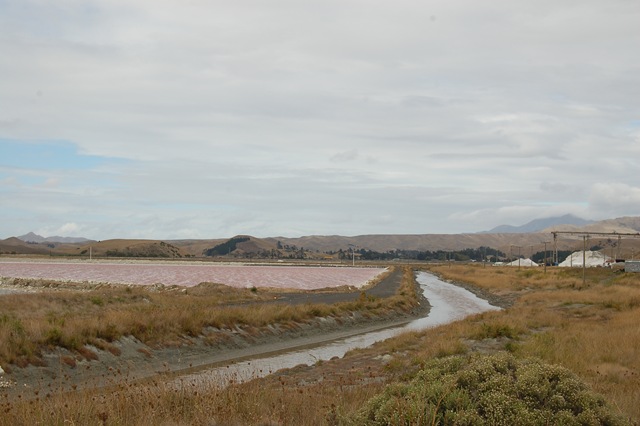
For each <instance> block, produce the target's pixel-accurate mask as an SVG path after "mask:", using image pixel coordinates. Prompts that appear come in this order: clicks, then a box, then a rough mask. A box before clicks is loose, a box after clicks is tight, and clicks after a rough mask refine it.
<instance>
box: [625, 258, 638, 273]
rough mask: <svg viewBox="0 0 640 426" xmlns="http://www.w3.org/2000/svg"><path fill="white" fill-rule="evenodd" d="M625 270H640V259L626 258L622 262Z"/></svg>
mask: <svg viewBox="0 0 640 426" xmlns="http://www.w3.org/2000/svg"><path fill="white" fill-rule="evenodd" d="M624 271H625V272H640V260H627V261H625V262H624Z"/></svg>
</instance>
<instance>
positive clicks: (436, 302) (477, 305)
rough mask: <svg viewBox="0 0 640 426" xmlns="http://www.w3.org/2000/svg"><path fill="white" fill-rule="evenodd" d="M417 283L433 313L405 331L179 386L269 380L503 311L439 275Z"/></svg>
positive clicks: (422, 275) (201, 375)
mask: <svg viewBox="0 0 640 426" xmlns="http://www.w3.org/2000/svg"><path fill="white" fill-rule="evenodd" d="M417 280H418V283H419V284H420V286H421V288H422V289H423V292H424V296H425V297H426V298H427V299H428V300H429V303H430V304H431V310H430V312H429V315H428V316H426V317H424V318H420V319H417V320H415V321H412V322H411V323H409V324H407V325H406V326H404V327H398V328H392V329H386V330H382V331H377V332H372V333H366V334H361V335H358V336H354V337H349V338H346V339H342V340H336V341H334V342H333V343H330V344H326V345H322V346H318V347H316V348H312V349H304V350H298V351H292V352H288V353H285V354H281V355H276V356H272V357H266V358H258V359H253V360H251V361H244V362H238V363H235V364H231V365H228V366H226V367H219V368H213V369H210V370H204V371H200V372H198V373H195V374H190V375H184V376H181V377H180V378H179V379H176V382H175V383H176V384H181V385H187V386H193V385H215V384H217V385H219V386H225V385H227V384H229V383H233V382H235V383H237V382H243V381H247V380H251V379H253V378H257V377H263V376H266V375H267V374H271V373H273V372H275V371H278V370H280V369H283V368H291V367H295V366H296V365H300V364H306V365H312V364H315V363H316V362H318V361H320V360H322V361H326V360H329V359H331V358H334V357H342V356H344V354H345V353H347V352H348V351H350V350H352V349H355V348H364V347H367V346H370V345H372V344H374V343H376V342H379V341H382V340H385V339H388V338H390V337H393V336H395V335H397V334H399V333H402V332H403V331H409V330H411V331H417V330H424V329H426V328H429V327H435V326H438V325H442V324H446V323H449V322H453V321H456V320H459V319H462V318H464V317H466V316H468V315H473V314H477V313H480V312H485V311H489V310H497V309H500V308H497V307H495V306H492V305H490V304H489V302H487V301H486V300H484V299H480V298H478V297H477V296H476V295H475V294H473V293H471V292H470V291H468V290H466V289H464V288H462V287H458V286H455V285H453V284H449V283H446V282H443V281H441V280H440V279H438V277H436V276H435V275H432V274H429V273H426V272H419V273H418V275H417Z"/></svg>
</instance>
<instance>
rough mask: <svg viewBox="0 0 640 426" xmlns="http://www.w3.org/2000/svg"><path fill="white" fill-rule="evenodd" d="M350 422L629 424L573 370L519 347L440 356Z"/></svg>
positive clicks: (407, 423)
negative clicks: (520, 352) (519, 353)
mask: <svg viewBox="0 0 640 426" xmlns="http://www.w3.org/2000/svg"><path fill="white" fill-rule="evenodd" d="M347 423H352V424H359V425H360V424H362V425H389V424H394V425H434V424H438V425H485V424H486V425H514V424H518V425H546V424H559V425H587V424H588V425H626V424H630V422H628V421H627V420H625V419H623V418H622V417H619V416H618V415H616V414H615V413H614V412H613V411H612V410H611V408H610V407H609V406H608V405H607V404H606V403H605V402H604V401H603V399H602V398H601V397H600V396H598V395H595V394H594V393H592V392H590V391H589V389H588V388H587V386H586V385H585V384H584V383H582V382H581V381H580V380H579V379H578V378H577V377H576V376H575V375H573V373H571V372H570V371H569V370H567V369H565V368H563V367H559V366H555V365H548V364H544V363H543V362H541V361H539V360H536V359H525V360H517V359H516V358H515V357H513V355H511V354H508V353H500V354H497V355H491V356H487V355H478V354H474V355H470V356H459V355H458V356H452V357H447V358H440V359H434V360H432V361H430V362H429V363H428V364H427V365H426V367H425V368H424V369H422V370H421V371H420V372H419V373H418V374H417V375H416V377H415V378H414V379H413V380H412V381H411V382H410V383H403V384H394V385H390V386H388V387H387V388H386V389H385V390H384V392H383V393H381V394H380V395H378V396H375V397H374V398H372V399H371V400H369V401H368V403H367V404H366V405H365V407H364V408H363V410H362V411H361V412H359V413H358V414H357V415H356V416H355V417H354V418H352V419H349V420H348V421H347Z"/></svg>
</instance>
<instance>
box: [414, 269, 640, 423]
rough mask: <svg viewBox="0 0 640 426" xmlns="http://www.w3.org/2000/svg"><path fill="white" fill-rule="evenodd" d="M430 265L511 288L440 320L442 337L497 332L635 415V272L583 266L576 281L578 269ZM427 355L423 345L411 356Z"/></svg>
mask: <svg viewBox="0 0 640 426" xmlns="http://www.w3.org/2000/svg"><path fill="white" fill-rule="evenodd" d="M433 270H434V272H436V273H438V274H440V275H442V276H443V277H445V278H446V279H449V280H453V281H464V282H467V283H471V284H473V285H475V286H478V287H480V288H483V289H485V290H488V291H491V292H493V293H496V294H502V295H506V296H508V295H510V294H516V295H517V296H518V299H517V301H516V302H515V304H514V305H513V306H512V307H511V308H509V309H506V310H504V311H501V312H490V313H485V314H482V315H478V316H476V317H473V318H469V319H467V320H465V321H462V322H460V323H456V324H452V325H451V326H449V327H445V328H446V329H447V334H448V336H446V337H445V341H451V340H452V339H453V340H458V341H459V340H460V339H474V340H482V339H488V338H497V339H500V338H503V340H504V344H503V345H502V349H506V350H509V351H511V352H513V353H515V354H516V355H517V356H519V357H528V356H535V357H538V358H541V359H542V360H544V361H546V362H549V363H552V364H560V365H562V366H564V367H566V368H568V369H570V370H572V371H573V372H575V373H576V374H578V375H579V376H580V377H581V378H582V379H583V380H585V381H586V382H587V383H588V384H589V385H590V386H591V387H592V388H593V389H594V390H595V391H596V392H598V393H601V394H602V395H604V396H605V398H606V399H607V400H609V401H610V402H611V403H612V404H613V405H614V406H615V407H617V408H618V409H619V410H620V411H621V412H622V413H624V414H625V415H627V416H629V417H631V418H633V419H640V327H639V326H638V319H639V318H640V275H637V274H630V273H622V272H617V273H616V272H613V271H611V270H607V269H603V268H591V269H588V270H587V271H586V272H587V273H586V277H585V278H586V280H585V281H586V284H583V277H582V270H581V269H568V268H567V269H564V268H563V269H557V268H549V269H548V270H547V273H546V274H545V273H544V272H543V270H542V268H535V269H532V268H523V269H521V270H519V271H518V270H517V269H516V268H482V267H471V266H457V267H452V268H446V267H438V268H433ZM487 330H489V331H491V330H493V333H487ZM437 333H438V331H437V330H432V331H429V332H427V333H426V334H425V336H426V335H429V337H425V338H427V339H433V340H436V341H439V340H440V336H437ZM434 334H435V335H436V336H434ZM456 336H457V339H456ZM435 345H436V346H437V345H438V343H435ZM471 346H473V344H472V345H471ZM434 355H437V354H434V353H433V350H432V349H425V350H423V351H421V352H420V353H419V354H417V355H416V358H418V359H420V358H423V357H430V356H434Z"/></svg>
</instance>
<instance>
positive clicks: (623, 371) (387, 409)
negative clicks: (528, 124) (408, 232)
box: [0, 265, 640, 425]
mask: <svg viewBox="0 0 640 426" xmlns="http://www.w3.org/2000/svg"><path fill="white" fill-rule="evenodd" d="M429 268H430V269H431V270H432V271H433V272H435V273H437V274H439V275H440V276H441V277H442V278H443V279H447V280H451V281H455V282H456V283H460V284H461V285H465V286H467V287H469V288H471V289H473V290H474V291H476V292H477V293H479V294H483V295H485V296H486V297H488V298H489V299H490V300H494V301H502V302H505V301H506V302H508V303H506V304H505V306H507V307H506V309H504V310H502V311H493V312H487V313H483V314H479V315H475V316H472V317H469V318H466V319H464V320H461V321H457V322H455V323H452V324H448V325H444V326H440V327H436V328H432V329H429V330H425V331H422V332H410V333H405V334H402V335H400V336H398V337H397V338H394V339H390V340H387V341H385V342H381V343H379V344H376V345H374V346H373V347H371V348H367V349H360V350H356V351H352V352H350V353H349V354H347V355H346V356H345V357H344V358H343V359H340V360H332V361H327V362H322V363H318V364H317V365H315V366H311V367H299V368H295V369H292V370H289V371H285V372H278V373H276V374H273V375H271V376H268V377H266V378H263V379H256V380H252V381H249V382H246V383H240V382H238V383H235V384H232V385H231V386H228V387H226V388H224V389H218V388H216V387H215V386H214V385H207V386H198V387H196V386H194V387H175V386H169V385H168V384H167V383H166V382H164V381H163V380H162V378H161V377H158V378H156V379H155V380H154V381H151V382H145V383H130V382H127V380H126V379H125V380H122V381H120V382H118V383H117V385H115V386H114V388H113V389H110V390H109V391H108V392H105V391H104V390H102V391H101V390H95V391H85V392H82V393H80V392H78V393H71V394H59V393H57V392H55V390H49V391H46V392H43V393H40V394H39V395H37V396H36V397H35V399H33V398H31V399H29V400H6V401H3V402H0V410H1V411H2V412H3V415H2V416H0V424H37V423H44V424H67V423H69V424H134V425H135V424H140V425H141V424H167V425H168V424H171V425H186V424H196V425H217V424H225V425H245V424H248V425H251V424H253V425H276V424H297V425H322V424H327V425H333V424H344V425H354V424H366V423H369V424H397V425H414V424H430V425H432V424H469V425H473V424H514V422H513V420H514V419H517V420H518V421H517V422H516V423H517V424H567V425H573V424H576V425H578V424H580V425H582V424H585V425H586V424H594V425H597V424H603V425H617V424H639V423H638V422H639V421H640V375H639V372H640V355H638V354H640V328H639V327H638V318H640V277H639V276H638V275H633V274H626V273H621V272H614V271H610V270H606V269H602V268H593V269H590V270H587V271H586V272H587V273H586V276H585V279H584V282H583V276H582V271H581V270H574V269H559V268H548V270H547V272H546V273H545V272H544V270H543V268H535V269H531V268H522V269H517V268H498V267H483V266H482V265H453V266H451V265H445V266H434V267H429ZM93 296H94V297H95V295H93ZM154 300H155V299H154ZM88 303H89V304H91V305H93V306H96V307H99V305H100V303H102V306H103V307H104V306H109V300H108V299H106V298H103V299H102V302H100V301H98V300H96V302H92V301H91V300H89V302H88ZM358 303H362V304H366V303H376V301H371V302H367V301H359V302H358ZM388 303H391V304H393V303H397V302H393V301H392V300H391V299H389V301H388ZM355 307H357V303H356V302H354V304H353V305H351V306H347V305H345V306H343V309H353V308H355ZM92 309H93V308H92ZM324 309H332V308H329V307H327V308H324ZM333 309H336V308H333ZM381 309H382V308H381ZM387 309H388V308H387ZM2 312H4V311H2ZM16 319H17V315H16V314H10V315H8V316H7V317H6V318H5V319H4V320H3V321H4V322H5V323H7V324H10V323H12V321H13V324H15V320H16ZM264 321H269V320H267V319H265V320H264ZM14 326H15V325H14ZM22 326H23V327H24V326H25V324H24V323H23V325H22ZM3 327H5V326H3ZM64 335H65V334H63V336H64ZM3 338H4V337H3Z"/></svg>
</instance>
